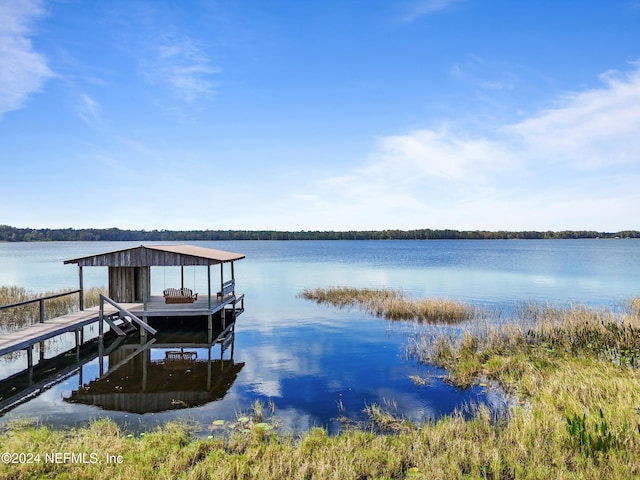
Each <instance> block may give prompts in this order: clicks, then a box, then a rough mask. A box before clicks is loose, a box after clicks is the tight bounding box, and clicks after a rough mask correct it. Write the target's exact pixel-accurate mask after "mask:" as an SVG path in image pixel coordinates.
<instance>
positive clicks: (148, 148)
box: [0, 0, 640, 231]
mask: <svg viewBox="0 0 640 480" xmlns="http://www.w3.org/2000/svg"><path fill="white" fill-rule="evenodd" d="M639 132H640V1H638V0H611V1H601V0H583V1H580V2H569V1H557V0H536V1H518V2H514V1H512V0H485V1H478V0H399V1H386V0H385V1H382V0H323V1H320V0H318V1H313V0H309V1H293V0H289V1H283V0H280V1H278V0H270V1H243V0H237V1H231V0H229V1H226V0H222V1H209V0H208V1H204V0H203V1H197V0H193V1H188V2H176V1H162V0H160V1H136V0H128V1H119V0H112V1H108V2H94V1H77V0H76V1H74V0H41V1H36V0H20V1H15V0H0V158H1V163H2V174H1V177H0V178H1V181H0V183H1V190H0V224H7V225H13V226H17V227H36V228H43V227H50V228H60V227H74V228H83V227H98V228H107V227H119V228H132V229H147V230H150V229H249V230H252V229H276V230H352V229H356V230H361V229H387V228H389V229H391V228H399V229H414V228H453V229H461V230H463V229H488V230H500V229H505V230H565V229H573V230H578V229H589V230H598V231H619V230H624V229H640V225H639V224H638V212H640V188H638V186H639V185H640V134H639Z"/></svg>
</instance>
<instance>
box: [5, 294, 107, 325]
mask: <svg viewBox="0 0 640 480" xmlns="http://www.w3.org/2000/svg"><path fill="white" fill-rule="evenodd" d="M63 292H65V290H57V291H48V292H31V291H29V290H27V289H25V288H22V287H16V286H1V287H0V305H9V304H12V303H18V302H22V301H25V300H32V299H36V298H40V297H46V296H49V295H56V294H59V293H63ZM101 293H105V289H104V288H95V287H94V288H89V289H86V290H85V292H84V295H85V296H84V299H85V308H86V307H92V306H95V305H98V303H99V301H100V294H101ZM44 304H45V320H46V319H49V318H54V317H59V316H61V315H65V314H66V313H69V312H73V311H77V310H78V308H79V304H78V295H77V294H72V295H66V296H64V297H58V298H52V299H50V300H45V302H44ZM39 308H40V307H39V302H34V303H30V304H28V305H22V306H19V307H14V308H10V309H7V310H0V330H3V331H5V332H6V331H10V330H12V329H15V328H22V327H25V326H28V325H32V324H34V323H37V322H38V321H39V320H40V313H39V312H40V310H39Z"/></svg>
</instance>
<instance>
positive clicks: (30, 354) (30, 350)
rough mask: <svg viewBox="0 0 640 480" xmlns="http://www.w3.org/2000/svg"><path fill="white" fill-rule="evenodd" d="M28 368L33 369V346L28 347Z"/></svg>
mask: <svg viewBox="0 0 640 480" xmlns="http://www.w3.org/2000/svg"><path fill="white" fill-rule="evenodd" d="M27 368H33V345H29V346H28V347H27Z"/></svg>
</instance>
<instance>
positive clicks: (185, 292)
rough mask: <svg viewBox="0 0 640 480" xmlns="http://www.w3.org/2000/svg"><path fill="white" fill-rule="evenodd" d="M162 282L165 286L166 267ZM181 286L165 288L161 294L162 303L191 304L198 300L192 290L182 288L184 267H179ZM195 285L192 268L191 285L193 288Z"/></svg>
mask: <svg viewBox="0 0 640 480" xmlns="http://www.w3.org/2000/svg"><path fill="white" fill-rule="evenodd" d="M164 268H165V270H164V282H165V285H166V281H167V274H166V267H164ZM180 273H181V280H182V286H181V287H180V288H165V289H164V291H163V292H162V295H163V296H164V303H165V304H166V303H193V302H195V301H196V300H198V294H197V293H193V290H191V289H190V288H186V287H185V286H184V266H180ZM195 283H196V267H195V266H194V267H193V285H194V288H195Z"/></svg>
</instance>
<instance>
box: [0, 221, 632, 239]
mask: <svg viewBox="0 0 640 480" xmlns="http://www.w3.org/2000/svg"><path fill="white" fill-rule="evenodd" d="M568 238H640V231H637V230H625V231H620V232H596V231H590V230H577V231H576V230H562V231H545V232H539V231H519V232H512V231H505V230H500V231H488V230H449V229H445V230H438V229H431V228H423V229H417V230H351V231H307V230H301V231H277V230H122V229H119V228H81V229H73V228H62V229H56V228H39V229H36V228H16V227H11V226H8V225H0V242H50V241H52V242H56V241H99V240H102V241H125V240H127V241H141V242H145V241H187V240H190V241H195V240H495V239H506V240H510V239H568Z"/></svg>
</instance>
